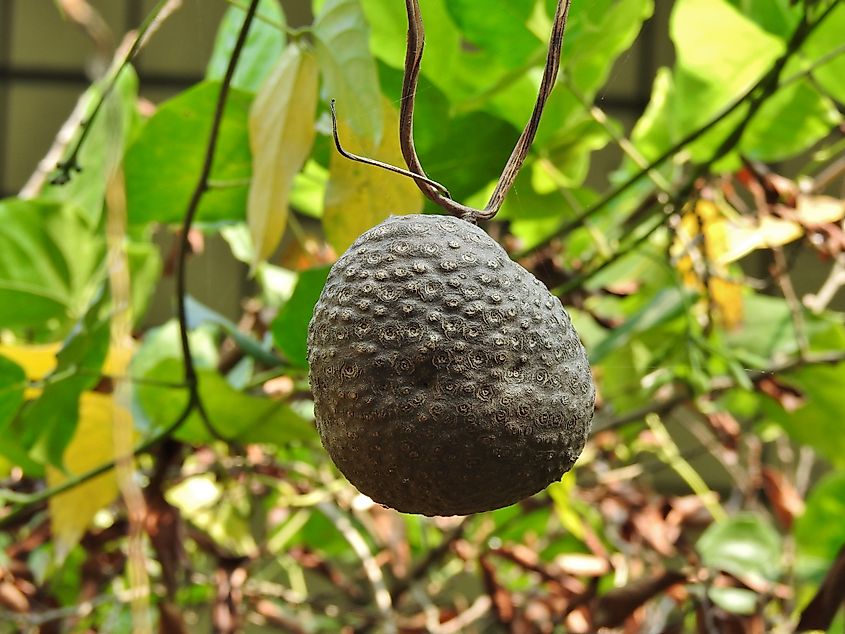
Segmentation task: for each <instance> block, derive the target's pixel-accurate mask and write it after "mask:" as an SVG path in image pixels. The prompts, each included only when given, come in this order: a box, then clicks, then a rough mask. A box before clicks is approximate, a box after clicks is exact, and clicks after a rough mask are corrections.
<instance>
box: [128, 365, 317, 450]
mask: <svg viewBox="0 0 845 634" xmlns="http://www.w3.org/2000/svg"><path fill="white" fill-rule="evenodd" d="M197 374H198V378H199V392H200V397H201V399H202V402H203V405H204V406H205V409H206V411H207V412H208V414H209V422H210V423H211V425H212V426H213V428H214V430H215V432H216V433H217V434H219V435H221V436H222V437H224V438H227V439H231V440H237V441H240V442H255V443H262V442H266V443H272V444H277V445H282V444H287V443H290V442H292V441H310V440H313V438H314V437H315V433H316V432H315V430H314V427H313V425H312V424H311V423H310V422H309V421H307V420H306V419H304V418H303V417H302V416H300V415H299V414H297V413H296V412H295V411H294V410H293V409H292V408H291V407H290V405H288V404H287V403H284V402H281V401H275V400H272V399H269V398H264V397H258V396H252V395H250V394H246V393H244V392H241V391H239V390H236V389H235V388H233V387H232V386H231V385H229V383H228V382H227V381H226V379H225V377H223V376H221V375H220V374H219V373H217V371H216V370H211V369H200V370H199V371H198V373H197ZM143 377H144V378H146V379H148V380H151V381H152V383H151V384H147V385H144V384H142V385H139V386H138V387H137V389H136V398H137V402H138V404H139V406H140V408H141V411H142V413H143V414H144V416H145V417H146V421H147V424H148V425H149V426H151V427H153V428H161V427H166V426H168V425H169V424H171V423H172V422H173V421H174V420H176V419H177V417H178V416H179V414H180V413H181V412H182V410H183V409H184V407H185V404H186V402H187V392H186V391H185V390H181V389H177V388H172V387H167V386H166V384H167V383H171V384H178V383H179V382H181V380H182V362H181V359H177V358H174V357H169V358H164V359H163V360H162V361H160V362H159V363H157V364H156V365H153V366H152V367H150V368H149V370H148V371H146V372H145V373H144V375H143ZM156 382H157V383H160V384H163V385H155V383H156ZM175 436H176V437H177V438H179V439H180V440H183V441H185V442H192V443H204V442H208V441H210V440H211V438H212V437H211V434H210V432H209V430H208V428H207V427H206V425H205V423H204V422H203V420H202V419H201V418H200V416H199V415H198V414H197V413H196V412H194V413H192V414H191V416H189V417H188V419H187V420H186V421H185V423H184V424H183V425H182V426H181V427H180V428H179V429H178V430H177V431H176V432H175Z"/></svg>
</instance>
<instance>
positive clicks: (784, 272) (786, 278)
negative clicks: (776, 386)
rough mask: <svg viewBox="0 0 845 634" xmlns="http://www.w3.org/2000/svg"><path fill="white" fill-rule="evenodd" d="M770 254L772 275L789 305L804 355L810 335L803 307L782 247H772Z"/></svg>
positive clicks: (800, 351) (799, 344)
mask: <svg viewBox="0 0 845 634" xmlns="http://www.w3.org/2000/svg"><path fill="white" fill-rule="evenodd" d="M772 255H773V257H774V269H775V270H774V277H775V280H777V283H778V286H780V290H781V293H782V294H783V298H784V299H785V300H786V305H787V306H788V307H789V315H790V317H791V318H792V327H793V329H794V330H795V340H796V342H797V343H798V351H799V353H800V354H801V356H806V355H808V354H809V353H810V337H809V336H808V335H807V323H806V321H805V320H804V307H803V306H802V304H801V300H800V299H798V295H797V294H796V293H795V287H794V286H793V284H792V278H791V277H790V275H789V265H788V264H787V262H786V256H784V253H783V247H774V248H773V249H772Z"/></svg>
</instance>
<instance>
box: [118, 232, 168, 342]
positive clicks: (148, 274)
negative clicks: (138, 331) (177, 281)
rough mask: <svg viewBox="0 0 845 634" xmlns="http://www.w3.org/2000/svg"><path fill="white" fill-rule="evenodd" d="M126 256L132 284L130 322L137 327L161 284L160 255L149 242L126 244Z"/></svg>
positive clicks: (155, 247)
mask: <svg viewBox="0 0 845 634" xmlns="http://www.w3.org/2000/svg"><path fill="white" fill-rule="evenodd" d="M126 255H127V258H128V259H129V275H130V280H131V284H132V289H131V290H132V320H133V322H134V323H135V325H136V326H137V325H139V324H140V323H141V321H142V320H143V318H144V314H145V313H146V311H147V307H148V306H149V303H150V300H151V299H152V295H153V293H154V292H155V289H156V287H157V286H158V285H159V283H160V282H161V267H162V263H161V253H160V251H159V249H158V247H157V246H156V245H155V244H153V243H151V242H127V243H126Z"/></svg>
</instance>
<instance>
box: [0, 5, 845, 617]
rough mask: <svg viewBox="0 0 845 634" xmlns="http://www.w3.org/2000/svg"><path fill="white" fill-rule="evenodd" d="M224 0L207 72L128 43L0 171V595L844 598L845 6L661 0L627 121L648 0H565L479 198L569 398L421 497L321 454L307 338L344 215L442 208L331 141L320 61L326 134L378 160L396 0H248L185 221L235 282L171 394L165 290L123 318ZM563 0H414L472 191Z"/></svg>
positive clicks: (358, 225) (320, 600)
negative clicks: (81, 124) (608, 103)
mask: <svg viewBox="0 0 845 634" xmlns="http://www.w3.org/2000/svg"><path fill="white" fill-rule="evenodd" d="M246 4H247V3H245V2H242V1H238V2H235V1H234V0H232V1H231V2H230V6H229V8H228V10H227V11H226V13H225V16H224V17H223V19H222V21H221V23H220V25H219V30H218V34H217V38H216V40H215V45H214V50H213V51H212V52H211V53H210V56H209V62H208V67H207V75H206V77H205V78H204V80H203V81H201V82H200V83H198V84H197V85H195V86H192V87H190V88H188V89H186V90H184V91H183V92H181V93H179V94H178V95H176V96H175V97H173V98H172V99H169V100H167V101H166V102H164V103H162V104H159V105H158V106H157V107H156V108H155V111H154V112H151V111H150V108H149V106H147V107H145V108H139V99H138V78H137V76H136V75H135V73H134V71H133V70H132V68H131V66H127V67H126V68H124V69H123V70H122V71H120V73H119V75H118V79H117V81H116V83H115V85H114V87H113V89H112V90H105V89H104V86H105V85H106V81H101V82H97V83H96V84H95V85H93V86H92V87H91V89H90V90H89V91H88V93H87V95H86V103H87V107H88V113H89V114H93V113H94V112H95V110H94V109H95V106H96V104H98V103H101V104H102V108H100V109H99V110H98V111H96V116H95V117H94V118H93V120H92V121H89V122H88V124H87V125H88V128H89V129H88V131H87V133H86V136H85V137H84V143H83V144H82V145H81V147H80V151H79V152H78V154H75V155H74V156H75V157H76V159H77V161H78V163H79V165H80V166H81V167H82V168H83V169H82V171H80V172H78V173H76V172H72V173H70V174H69V175H70V176H71V178H70V180H69V182H66V183H64V184H61V185H59V184H50V183H48V182H46V180H47V179H46V175H44V174H41V181H42V185H41V187H40V189H39V191H37V192H35V193H34V194H33V193H32V192H30V193H29V194H28V195H26V196H21V197H19V198H10V199H7V200H3V201H0V245H2V246H1V247H0V477H2V482H0V503H2V505H3V506H2V508H0V526H2V528H3V533H0V544H2V555H0V631H38V628H43V631H68V632H71V631H74V632H77V631H78V632H81V631H103V632H106V631H108V632H124V631H131V630H132V628H133V627H135V628H136V629H135V630H134V631H143V627H142V626H141V624H142V623H143V622H144V615H146V618H149V619H151V622H152V623H154V625H155V627H156V628H157V629H158V630H159V631H161V632H168V633H169V632H185V631H194V630H197V631H206V630H208V629H209V628H211V627H213V628H215V631H220V632H229V631H254V632H263V631H275V630H282V631H292V632H323V631H325V632H335V631H361V632H364V631H400V632H423V631H430V632H444V633H446V632H489V631H512V632H535V631H537V632H553V631H561V632H563V631H567V632H591V631H597V630H601V631H625V632H636V631H650V632H680V631H701V632H763V631H766V632H770V631H771V632H788V631H793V630H794V629H795V628H796V627H797V628H798V629H801V630H804V629H828V630H829V631H831V632H840V633H842V632H845V618H843V616H842V611H841V609H840V606H841V605H842V602H843V599H845V549H843V544H845V505H843V500H845V479H844V478H845V471H843V469H845V461H843V456H845V430H843V427H842V423H841V416H842V414H841V412H843V411H845V390H844V389H843V386H845V352H843V351H845V313H843V310H842V306H843V303H842V294H841V288H842V287H843V286H845V229H844V228H843V217H845V200H844V199H843V194H845V178H844V177H845V138H843V133H844V132H845V127H843V111H845V101H843V99H845V90H843V87H845V83H843V81H842V77H843V76H845V70H843V69H845V45H843V39H842V33H843V32H845V5H843V4H842V3H840V2H837V1H836V0H817V1H810V0H804V1H801V0H798V1H795V0H792V1H790V0H675V1H674V3H673V4H672V8H671V18H670V21H669V27H668V33H667V34H665V36H666V37H668V38H671V42H672V45H673V46H674V62H673V64H672V66H671V67H664V68H659V69H657V72H656V75H655V76H654V78H653V85H652V87H651V94H650V99H649V101H648V104H647V106H646V107H645V108H644V110H643V112H642V113H641V116H639V119H638V120H637V121H636V122H635V123H634V124H633V126H627V127H626V125H625V124H624V123H623V122H621V121H618V120H615V119H614V118H613V116H611V114H609V113H607V112H604V111H603V110H602V109H601V107H602V103H603V97H604V95H605V94H607V92H608V91H609V90H611V89H612V88H613V83H614V81H616V80H619V79H621V77H622V75H623V74H625V73H630V72H633V69H632V63H631V61H630V55H631V50H632V46H634V43H635V41H636V39H637V38H638V36H640V34H641V33H642V32H643V25H644V24H645V23H646V22H647V21H648V20H649V19H650V18H651V17H652V13H653V11H654V8H655V7H654V2H653V0H577V1H575V2H573V6H572V8H571V11H570V16H569V24H568V28H567V35H566V40H565V45H564V53H563V59H562V69H561V76H560V79H559V81H558V85H557V86H556V89H555V91H554V93H553V95H552V97H551V99H550V101H549V104H548V107H547V110H546V113H545V116H544V119H543V122H542V125H541V126H540V130H539V134H538V136H537V139H536V142H535V144H534V146H533V147H532V151H531V153H530V155H529V157H528V160H527V163H526V164H525V166H524V168H523V171H522V173H521V175H520V177H519V179H518V181H517V183H516V187H515V189H514V191H513V192H512V193H511V195H510V197H509V198H508V200H507V202H506V204H505V206H504V208H503V210H502V212H501V213H500V214H499V216H498V218H497V219H495V220H494V221H492V222H490V223H488V225H487V227H486V229H487V230H488V231H489V232H490V233H491V234H492V235H494V236H495V237H496V238H497V239H498V240H499V241H500V242H501V243H502V244H503V245H504V246H505V247H506V248H507V249H508V250H509V252H510V253H511V254H512V257H514V258H515V259H518V260H519V261H520V262H521V263H522V264H523V265H524V266H525V267H526V268H528V269H529V270H531V271H533V272H534V273H535V274H536V275H537V276H538V277H539V278H540V279H542V280H543V281H544V282H545V283H546V284H547V285H548V286H549V288H551V289H553V291H554V292H555V293H557V294H559V295H560V298H561V301H563V302H564V304H565V305H566V306H567V307H568V309H569V311H570V313H571V315H572V319H573V322H574V323H575V325H576V327H577V328H578V330H579V332H580V333H581V336H582V338H583V340H584V343H585V345H586V347H587V349H588V351H589V353H590V357H591V362H592V364H593V370H594V374H595V378H596V381H597V384H598V386H599V401H598V407H597V414H596V418H595V421H594V433H593V436H592V438H591V440H590V443H589V444H588V447H587V449H586V450H585V452H584V454H583V456H582V458H581V460H580V461H579V462H578V464H577V465H576V468H575V469H574V470H573V472H572V473H570V474H567V475H566V476H564V478H563V479H562V481H561V482H559V483H556V484H554V485H552V486H550V487H549V488H548V490H547V491H545V492H542V493H539V494H537V495H536V496H534V497H533V498H531V499H528V500H525V501H524V502H522V503H520V504H518V505H515V506H513V507H509V508H504V509H500V510H498V511H494V512H490V513H485V514H480V515H476V516H471V517H467V518H424V517H416V516H408V515H402V514H399V513H396V512H394V511H392V510H389V509H385V508H381V507H380V506H378V505H375V504H373V503H372V501H371V500H369V499H368V498H365V497H363V496H361V495H360V494H359V493H358V492H357V491H355V490H354V489H353V488H352V487H351V486H350V485H349V484H348V483H347V482H346V481H345V480H344V479H343V478H342V477H341V476H340V475H339V474H338V473H337V471H336V470H335V469H334V467H333V466H332V465H331V463H330V462H329V460H328V458H327V456H326V455H325V453H324V452H323V450H322V448H321V447H320V445H319V441H318V440H317V436H316V434H315V431H314V426H313V402H312V399H311V395H310V392H309V387H308V381H307V357H306V354H305V337H306V330H307V324H308V321H309V319H310V315H311V312H312V310H313V306H314V304H315V302H316V300H317V297H318V296H319V293H320V291H321V289H322V286H323V284H324V282H325V279H326V274H327V270H328V268H327V267H328V265H329V264H331V262H333V261H334V259H335V258H336V257H337V255H338V254H339V252H340V251H341V250H342V249H344V248H346V246H347V245H348V244H350V243H351V242H352V241H353V240H354V239H355V237H356V236H357V235H358V234H359V233H361V232H362V231H364V230H366V229H367V228H368V227H370V226H373V225H374V224H376V223H378V222H379V221H381V220H382V219H384V218H385V217H386V216H387V215H389V214H390V213H400V212H401V213H409V212H419V211H421V210H424V211H425V212H428V213H434V212H436V211H437V210H436V209H435V208H434V207H433V206H432V204H431V203H430V202H428V201H426V202H425V203H423V199H422V197H421V195H420V194H419V192H418V191H417V190H416V189H415V187H414V186H413V183H412V182H411V181H409V180H406V179H403V178H402V177H400V176H396V175H393V174H389V173H387V172H384V171H380V170H378V169H376V168H372V167H369V166H363V165H360V164H357V163H350V162H348V161H347V160H346V159H343V158H341V157H340V156H339V155H338V154H336V153H335V152H334V148H333V147H332V143H331V137H330V133H331V129H330V121H329V119H328V107H329V100H330V99H331V98H336V99H337V108H338V113H339V117H340V130H341V135H342V137H343V139H344V141H345V142H346V143H347V145H348V146H349V149H350V150H351V151H354V152H357V153H360V154H366V155H368V156H372V157H374V158H378V159H381V160H385V161H388V162H392V163H399V162H400V161H401V154H400V152H399V149H398V146H397V140H396V133H397V127H398V121H397V113H396V105H397V104H398V101H399V97H400V89H401V79H402V76H401V69H402V65H403V61H404V45H405V34H406V29H407V25H406V18H405V13H404V10H403V8H402V6H401V3H397V2H388V1H387V0H324V1H322V2H319V1H315V2H314V3H313V5H314V6H313V15H314V16H315V17H314V19H313V24H312V25H311V26H308V27H304V28H300V29H291V28H289V27H288V26H287V25H286V19H285V15H284V12H283V10H282V7H281V5H280V4H279V3H278V2H277V1H276V0H261V1H260V2H259V5H258V7H259V8H258V16H257V18H256V20H255V21H254V23H253V24H252V25H251V29H250V31H249V34H248V37H247V40H246V44H245V46H244V47H243V49H242V52H241V57H240V59H239V61H238V65H237V67H236V70H235V74H234V78H233V80H232V82H231V90H230V91H229V94H228V98H227V100H226V104H225V108H224V109H223V111H222V116H221V119H220V122H221V126H220V129H219V133H218V134H217V138H216V140H217V147H216V152H215V154H214V156H213V159H214V160H213V162H212V164H211V172H210V177H209V179H208V182H207V183H204V184H203V187H202V188H201V194H202V196H201V200H200V201H199V213H198V216H197V223H196V226H194V227H193V228H191V230H190V233H189V235H188V236H186V238H187V239H189V240H190V241H191V244H195V243H197V241H198V238H199V237H201V236H202V235H215V234H220V235H222V236H223V237H224V238H225V240H226V241H227V243H228V244H229V245H230V247H231V250H232V255H233V260H232V265H233V266H235V265H236V261H238V260H239V261H241V262H245V263H248V264H249V265H250V266H251V267H252V269H251V275H252V276H253V281H254V284H253V286H252V289H253V290H252V295H251V296H249V297H244V298H242V299H243V302H242V305H241V308H242V314H241V315H240V317H239V318H238V319H237V320H235V321H232V320H231V319H229V318H227V317H224V316H222V315H220V314H219V313H216V312H215V311H213V310H212V309H210V308H209V307H207V306H205V305H203V304H202V303H201V302H200V301H198V300H197V299H195V298H191V297H188V298H186V321H185V323H184V324H183V325H184V326H186V327H187V328H188V329H189V331H190V332H188V333H186V335H187V339H188V342H189V344H190V346H191V351H192V358H193V360H194V366H195V369H196V377H195V378H196V382H197V389H196V392H195V394H194V395H192V394H191V391H190V389H189V387H190V385H189V384H188V383H186V376H185V367H184V363H183V359H182V357H181V354H180V324H179V323H177V322H176V321H175V320H174V321H170V322H168V323H166V324H157V325H155V326H152V325H150V324H148V323H147V322H146V321H145V320H144V311H145V309H146V307H147V306H148V304H149V302H150V299H151V297H152V294H153V291H154V289H155V288H156V286H157V285H159V283H160V282H161V281H162V280H164V279H165V278H168V277H172V276H173V266H172V262H170V261H169V260H168V261H167V262H164V263H163V262H162V257H161V255H160V254H159V250H158V248H157V246H156V245H155V244H154V243H153V236H154V235H155V234H156V233H159V234H161V233H167V232H170V233H173V234H178V231H179V229H178V227H176V225H177V224H178V223H181V222H182V221H183V219H184V217H185V213H186V210H187V209H188V205H189V201H190V199H191V197H192V194H193V192H194V190H195V187H196V185H197V179H198V178H199V175H200V173H201V171H200V170H201V166H202V164H203V161H204V160H206V158H207V156H208V155H207V146H208V138H209V132H210V130H211V129H212V121H213V113H214V111H215V108H216V105H217V101H218V96H219V95H220V91H221V86H222V82H224V81H225V77H226V69H227V66H228V65H229V60H230V58H231V56H232V53H233V51H234V50H235V48H236V44H235V42H236V40H237V37H238V33H239V32H240V30H241V27H242V24H243V20H244V15H245V8H246ZM493 4H496V6H495V7H494V6H493ZM555 4H556V3H555V2H553V1H552V0H519V1H511V2H504V1H503V2H500V3H498V4H497V3H492V4H491V3H483V2H475V1H470V0H460V1H457V0H454V1H452V0H422V2H421V5H422V12H423V17H424V20H425V23H426V32H427V36H428V39H427V52H426V56H425V58H424V62H423V66H422V77H421V81H420V87H419V91H418V95H417V104H416V117H415V133H416V134H415V139H416V145H417V148H418V151H419V154H420V157H421V159H422V163H423V165H425V166H426V169H427V171H428V173H429V175H430V176H431V177H433V178H435V179H437V180H440V181H442V182H443V183H445V184H446V185H447V186H448V187H449V188H450V191H451V192H452V193H453V195H454V196H455V197H456V198H458V199H460V200H462V201H464V202H468V203H472V202H478V201H480V200H482V199H483V198H485V197H486V195H487V194H488V193H489V191H490V190H491V188H492V186H493V184H494V181H495V179H496V178H497V176H498V173H499V171H500V170H501V167H502V166H503V165H504V162H505V161H506V159H507V156H508V155H509V153H510V151H511V148H512V147H513V144H514V142H515V140H516V138H517V136H518V134H519V131H520V130H521V128H522V126H523V125H524V123H525V122H526V121H527V119H528V116H529V114H530V112H531V108H532V106H533V103H534V99H535V96H536V92H537V88H538V86H539V81H540V77H541V72H542V64H543V62H544V56H545V50H546V40H547V38H548V32H549V29H550V26H551V16H552V14H553V11H554V7H555ZM160 5H161V3H160V4H159V6H160ZM498 5H501V6H498ZM658 27H659V23H658V22H653V23H652V29H651V31H652V33H651V34H647V35H643V37H656V36H660V35H664V34H655V33H654V31H656V29H657V28H658ZM146 45H147V46H150V47H154V46H156V42H155V38H152V40H151V41H150V42H147V43H146ZM115 68H116V67H115ZM614 68H616V69H619V70H617V71H614ZM315 104H316V105H315ZM80 134H81V130H80V131H78V132H77V135H76V137H75V138H74V139H71V140H70V141H69V143H70V144H71V145H72V144H73V143H75V142H80V143H81V142H82V141H80ZM610 161H613V162H614V165H615V168H614V169H613V170H612V171H611V172H610V173H607V174H605V173H598V172H600V171H601V169H600V168H599V167H597V166H600V165H607V164H608V162H610ZM59 180H63V179H59ZM171 259H172V258H171ZM115 267H116V268H117V269H120V270H125V271H128V274H129V278H130V281H131V289H129V290H128V292H127V289H125V288H120V287H119V286H116V285H115V281H114V280H115V277H114V271H115ZM127 307H128V308H129V309H130V310H131V319H132V323H133V324H134V325H135V331H134V335H133V337H134V348H133V349H134V353H132V358H131V360H130V359H127V358H123V357H121V348H120V346H118V345H117V343H116V334H115V332H116V326H115V323H116V316H117V315H118V314H121V311H122V310H125V309H126V308H127ZM198 403H199V404H201V407H198V406H197V404H198ZM117 412H123V413H124V414H125V415H121V416H118V414H117ZM126 417H131V420H132V421H133V424H134V429H133V430H132V432H131V436H132V437H134V438H135V439H136V441H137V442H138V445H137V451H136V452H135V456H134V463H128V464H130V465H131V464H134V467H133V468H134V474H135V475H134V477H132V476H131V474H130V477H129V479H128V480H127V479H126V478H125V477H124V478H123V479H121V477H115V476H116V475H117V476H120V472H119V471H118V472H116V471H115V470H114V469H113V466H114V464H115V462H116V461H117V462H120V463H121V464H123V465H124V468H125V467H126V465H127V463H126V460H127V459H128V458H129V457H131V456H125V455H122V454H120V453H119V452H117V450H116V449H115V443H116V441H115V440H113V438H114V437H115V434H116V433H117V432H119V431H126V430H120V429H119V428H117V427H115V425H116V423H117V421H119V420H126ZM116 452H117V453H116ZM121 461H122V462H121ZM92 470H93V471H92ZM95 475H96V476H97V477H93V476H95ZM133 481H134V482H135V483H136V484H135V485H132V482H133ZM137 485H140V487H141V489H140V491H141V492H140V493H139V489H137ZM133 486H135V488H133ZM118 490H119V491H120V495H119V496H118ZM133 491H134V493H133ZM47 502H49V503H48V504H45V503H47ZM147 584H149V587H146V585H147ZM646 626H647V627H646Z"/></svg>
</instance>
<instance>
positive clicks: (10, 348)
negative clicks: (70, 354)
mask: <svg viewBox="0 0 845 634" xmlns="http://www.w3.org/2000/svg"><path fill="white" fill-rule="evenodd" d="M61 348H62V344H61V343H48V344H43V345H29V344H3V345H0V355H3V356H4V357H6V358H7V359H9V360H10V361H14V362H15V363H17V364H18V365H19V366H21V367H22V368H23V370H24V372H25V373H26V378H27V379H29V380H30V381H40V380H41V379H43V378H44V377H45V376H47V375H48V374H50V372H52V371H53V370H54V369H55V367H56V354H57V353H58V352H59V350H61ZM39 394H41V389H40V388H35V387H29V388H27V389H26V391H25V392H24V397H25V398H26V399H33V398H38V395H39Z"/></svg>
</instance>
